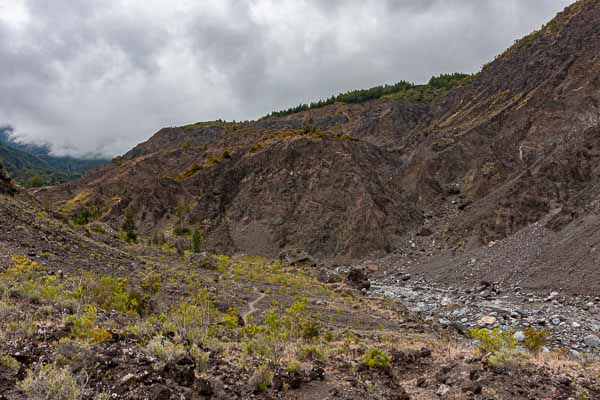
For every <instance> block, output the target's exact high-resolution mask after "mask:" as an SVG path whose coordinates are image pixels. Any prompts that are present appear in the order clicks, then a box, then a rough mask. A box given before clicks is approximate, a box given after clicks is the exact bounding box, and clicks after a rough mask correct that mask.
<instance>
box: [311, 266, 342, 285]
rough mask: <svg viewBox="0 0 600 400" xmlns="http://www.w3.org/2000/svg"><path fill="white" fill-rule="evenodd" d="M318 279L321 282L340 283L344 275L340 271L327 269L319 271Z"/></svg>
mask: <svg viewBox="0 0 600 400" xmlns="http://www.w3.org/2000/svg"><path fill="white" fill-rule="evenodd" d="M317 279H318V280H319V282H321V283H338V282H341V281H342V277H341V276H340V275H339V274H338V273H336V272H333V271H328V270H327V269H322V270H321V271H319V275H318V277H317Z"/></svg>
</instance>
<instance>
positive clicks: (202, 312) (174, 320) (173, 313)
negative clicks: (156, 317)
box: [165, 290, 217, 344]
mask: <svg viewBox="0 0 600 400" xmlns="http://www.w3.org/2000/svg"><path fill="white" fill-rule="evenodd" d="M216 318H217V311H216V309H215V307H214V304H213V303H212V301H210V299H209V297H208V291H206V290H201V291H199V292H198V293H197V294H196V295H195V296H194V302H193V303H180V304H179V305H178V306H173V307H171V309H170V312H169V313H168V320H167V321H166V322H165V329H166V330H167V331H172V332H174V333H176V334H177V335H179V336H180V337H181V338H183V339H185V340H187V341H188V342H190V343H196V344H202V343H203V342H204V341H205V340H206V339H207V338H208V337H210V336H211V335H212V334H213V333H214V331H215V328H216V325H215V324H214V323H215V320H216Z"/></svg>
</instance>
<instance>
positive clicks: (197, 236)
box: [192, 229, 204, 253]
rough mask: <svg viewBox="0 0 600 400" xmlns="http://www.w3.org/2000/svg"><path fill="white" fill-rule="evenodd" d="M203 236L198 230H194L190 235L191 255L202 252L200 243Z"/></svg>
mask: <svg viewBox="0 0 600 400" xmlns="http://www.w3.org/2000/svg"><path fill="white" fill-rule="evenodd" d="M203 241H204V236H203V235H202V233H201V232H200V231H199V230H198V229H194V232H193V233H192V253H200V252H201V251H202V242H203Z"/></svg>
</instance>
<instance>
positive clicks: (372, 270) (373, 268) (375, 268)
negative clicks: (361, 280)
mask: <svg viewBox="0 0 600 400" xmlns="http://www.w3.org/2000/svg"><path fill="white" fill-rule="evenodd" d="M367 271H369V273H371V274H373V273H375V272H377V271H379V267H378V266H377V265H375V264H370V265H367Z"/></svg>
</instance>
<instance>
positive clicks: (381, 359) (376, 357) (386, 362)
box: [362, 348, 392, 369]
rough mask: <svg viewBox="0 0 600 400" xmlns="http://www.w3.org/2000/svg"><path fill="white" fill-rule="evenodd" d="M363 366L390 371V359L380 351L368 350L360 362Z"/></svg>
mask: <svg viewBox="0 0 600 400" xmlns="http://www.w3.org/2000/svg"><path fill="white" fill-rule="evenodd" d="M362 363H363V365H365V366H367V367H369V368H378V369H390V368H391V367H392V357H391V356H390V355H388V354H387V353H386V352H385V351H383V350H380V349H376V348H373V349H369V350H368V351H367V353H366V354H365V356H364V357H363V360H362Z"/></svg>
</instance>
